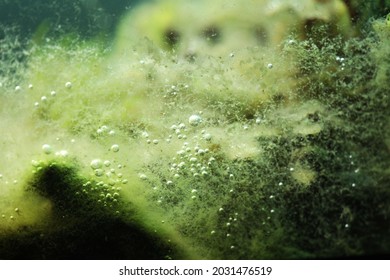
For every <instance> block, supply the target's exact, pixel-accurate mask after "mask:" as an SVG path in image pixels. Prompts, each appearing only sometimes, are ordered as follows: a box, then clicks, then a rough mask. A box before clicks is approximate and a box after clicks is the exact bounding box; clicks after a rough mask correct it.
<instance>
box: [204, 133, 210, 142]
mask: <svg viewBox="0 0 390 280" xmlns="http://www.w3.org/2000/svg"><path fill="white" fill-rule="evenodd" d="M203 138H204V140H206V141H210V140H211V134H210V133H206V134H205V135H204V136H203Z"/></svg>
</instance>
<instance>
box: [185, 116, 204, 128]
mask: <svg viewBox="0 0 390 280" xmlns="http://www.w3.org/2000/svg"><path fill="white" fill-rule="evenodd" d="M188 122H189V123H190V125H192V126H197V125H199V124H200V123H201V122H202V118H201V117H200V116H199V115H192V116H190V117H189V119H188Z"/></svg>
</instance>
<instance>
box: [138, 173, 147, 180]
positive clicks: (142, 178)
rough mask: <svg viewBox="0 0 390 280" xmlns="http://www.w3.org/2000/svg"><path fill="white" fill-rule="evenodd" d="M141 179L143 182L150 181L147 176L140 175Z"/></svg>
mask: <svg viewBox="0 0 390 280" xmlns="http://www.w3.org/2000/svg"><path fill="white" fill-rule="evenodd" d="M139 178H140V179H141V180H146V179H148V177H147V176H146V175H145V174H141V175H139Z"/></svg>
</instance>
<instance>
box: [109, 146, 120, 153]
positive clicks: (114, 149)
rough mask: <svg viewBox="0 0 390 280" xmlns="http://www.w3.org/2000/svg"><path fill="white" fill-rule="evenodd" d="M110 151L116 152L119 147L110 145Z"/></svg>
mask: <svg viewBox="0 0 390 280" xmlns="http://www.w3.org/2000/svg"><path fill="white" fill-rule="evenodd" d="M111 151H113V152H115V153H116V152H118V151H119V145H117V144H114V145H112V146H111Z"/></svg>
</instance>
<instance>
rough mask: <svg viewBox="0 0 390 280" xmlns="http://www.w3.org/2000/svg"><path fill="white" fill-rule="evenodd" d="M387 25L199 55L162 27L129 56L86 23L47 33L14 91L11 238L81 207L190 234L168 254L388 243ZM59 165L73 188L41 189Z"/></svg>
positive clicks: (322, 251) (5, 182) (346, 250)
mask: <svg viewBox="0 0 390 280" xmlns="http://www.w3.org/2000/svg"><path fill="white" fill-rule="evenodd" d="M373 27H374V28H373V29H374V30H373V33H372V34H369V35H367V36H366V37H367V38H363V39H350V40H346V39H345V38H339V37H337V36H336V37H335V38H329V37H328V36H327V34H329V33H328V31H329V30H327V29H326V27H323V28H319V29H318V30H317V31H313V32H315V33H313V34H312V35H313V37H311V38H308V39H307V40H304V41H300V40H298V39H296V38H293V37H292V38H290V39H287V40H286V41H283V44H282V46H281V50H275V49H271V48H268V47H262V48H261V50H262V52H259V49H258V48H256V47H253V46H252V47H248V48H245V49H243V50H240V51H239V52H236V53H234V55H233V56H230V55H227V56H225V57H207V59H205V58H204V57H202V56H200V58H199V60H195V61H186V60H181V59H178V57H176V56H172V55H171V54H170V53H169V52H165V51H161V49H160V48H159V47H156V46H155V45H154V44H153V43H151V42H150V41H149V40H141V41H137V42H136V43H134V45H130V46H129V47H128V48H127V51H126V54H125V55H124V54H123V53H121V54H120V55H119V57H120V58H119V59H118V54H117V53H114V54H112V53H110V54H109V55H108V53H107V51H105V50H104V49H101V48H99V46H97V45H96V44H94V43H86V42H79V41H72V40H73V39H72V37H69V38H65V39H64V40H63V42H62V43H61V42H54V43H53V44H48V45H47V46H41V48H40V49H39V50H38V51H35V53H34V55H33V56H32V58H31V59H30V60H29V67H28V69H27V74H26V75H25V79H24V82H23V83H21V84H18V85H13V87H12V88H9V87H2V89H1V90H2V91H3V94H2V95H1V99H2V104H4V106H2V111H1V115H2V122H1V127H2V131H6V133H4V136H3V137H2V140H3V141H2V143H1V148H2V150H4V151H6V157H5V159H4V160H3V161H2V162H1V165H0V172H1V174H2V179H0V180H1V182H0V183H1V185H2V188H1V196H0V199H1V201H2V202H4V203H2V204H1V208H0V211H1V212H2V213H0V214H3V213H4V214H3V215H4V216H5V217H4V218H2V219H3V220H2V221H1V223H0V229H1V232H2V235H3V236H2V240H6V241H7V240H9V239H7V238H9V237H7V236H9V235H11V234H12V235H13V236H15V237H16V240H17V238H18V237H20V238H21V239H20V240H22V238H23V237H24V235H23V233H25V232H26V231H25V230H21V229H23V228H24V229H26V226H28V227H27V229H28V230H31V232H36V229H37V228H38V229H39V230H40V231H42V234H47V235H48V236H49V237H48V238H49V239H50V238H52V239H50V240H61V239H58V238H59V237H58V236H61V235H59V233H61V231H57V232H56V231H55V230H54V232H51V231H50V230H47V228H46V229H45V226H47V225H49V226H52V225H53V224H58V227H59V228H61V226H63V225H61V222H60V221H57V218H56V217H58V215H61V214H63V213H65V214H67V213H68V212H67V211H72V212H73V208H75V209H74V210H75V212H74V214H68V217H69V221H73V222H74V224H75V225H76V226H77V223H85V219H88V218H90V217H92V218H95V217H96V215H97V213H101V215H102V217H104V219H103V220H104V221H112V219H113V220H114V221H118V220H120V221H121V223H122V221H123V222H124V223H129V224H132V223H133V222H135V223H136V225H138V227H139V229H141V230H145V233H146V234H148V233H150V234H152V235H153V234H154V231H157V233H155V234H156V235H157V236H159V237H160V238H161V240H162V242H163V243H164V242H169V241H168V240H170V242H172V243H173V244H176V245H175V246H177V248H180V250H179V253H178V254H176V255H175V254H171V255H169V254H167V256H166V257H175V258H224V259H225V258H232V259H264V258H334V257H365V256H376V255H378V256H380V255H384V254H387V253H388V252H389V246H390V242H389V239H388V236H389V226H388V224H389V223H388V219H387V216H388V213H389V211H390V209H389V189H388V188H389V186H388V181H389V180H388V179H389V171H388V166H389V139H390V137H389V115H388V114H389V113H388V112H389V108H388V107H389V100H388V98H389V96H388V90H389V88H388V87H389V85H388V83H386V81H387V80H388V79H389V69H390V67H389V62H388V61H387V58H388V57H389V28H388V26H387V24H386V22H385V21H384V20H383V19H381V20H377V21H375V22H374V23H373ZM332 37H333V36H332ZM319 38H322V39H319ZM72 45H73V46H72ZM120 52H123V50H121V51H120ZM270 63H271V64H272V67H270V66H269V64H270ZM29 84H31V85H32V87H29ZM16 86H19V88H16ZM15 91H16V92H15ZM53 92H54V93H53ZM193 116H198V117H199V118H196V119H197V121H196V125H194V124H195V123H194V122H193V121H192V120H193V119H194V117H193ZM43 145H49V146H43ZM113 145H117V146H115V147H118V149H119V150H118V151H117V152H115V151H114V150H117V149H116V148H115V149H114V150H113V149H112V147H113ZM31 164H32V168H31ZM53 164H54V165H53ZM53 166H54V167H53ZM57 167H59V169H55V170H57V171H56V172H54V175H53V176H52V177H49V179H50V180H54V181H59V182H60V183H61V182H67V183H66V184H65V183H61V184H62V185H65V186H69V187H70V193H67V195H66V196H65V201H63V202H61V201H58V199H57V198H56V196H53V195H47V194H45V193H42V188H43V187H42V186H45V184H44V181H42V179H41V178H42V177H40V176H41V175H39V174H42V172H43V174H47V173H46V172H49V171H50V170H53V168H57ZM31 170H32V171H33V172H34V173H33V174H32V175H31V174H30V171H31ZM59 174H61V175H59ZM67 174H68V175H69V177H68V175H67ZM73 182H74V183H73ZM49 186H52V185H51V184H50V185H49ZM26 188H27V189H30V190H29V191H28V192H27V195H28V196H32V195H33V194H32V193H31V190H32V191H33V193H34V197H35V196H36V198H34V200H32V199H31V198H29V199H26V192H25V190H26ZM43 190H45V188H43ZM60 193H61V192H60ZM80 194H81V195H82V197H83V199H82V200H81V201H79V200H78V196H79V195H80ZM73 195H74V198H73ZM103 196H104V197H103ZM114 199H115V200H116V201H117V202H118V204H116V203H117V202H115V203H114ZM62 203H64V204H62ZM67 203H68V204H67ZM95 203H96V205H95ZM62 205H65V206H66V205H67V206H69V205H70V207H69V208H70V209H66V211H65V212H64V210H61V206H62ZM84 207H86V208H84ZM77 208H79V209H78V210H77ZM16 209H17V211H16ZM86 209H88V210H87V211H86ZM56 211H57V212H56ZM95 211H96V213H94V212H95ZM117 211H118V212H117ZM27 213H28V215H27ZM77 213H79V214H80V215H83V216H82V217H78V216H77V215H76V214H77ZM69 215H70V216H69ZM110 215H113V216H110ZM11 216H12V217H13V218H12V219H11ZM112 217H115V218H112ZM111 218H112V219H111ZM117 219H118V220H117ZM98 220H99V219H98ZM110 223H111V222H107V223H106V225H107V224H108V225H112V224H110ZM82 228H84V229H86V232H90V231H88V230H90V228H89V229H88V227H85V226H84V225H83V227H82ZM91 228H93V227H91ZM66 229H67V230H69V229H70V230H72V227H66ZM73 229H74V228H73ZM107 230H108V231H109V230H110V228H109V226H108V229H107ZM27 232H28V231H27ZM75 232H77V234H80V235H81V237H82V239H83V238H86V236H83V232H80V231H75ZM120 233H121V232H120V231H118V232H116V233H115V234H113V235H114V236H120ZM51 234H52V235H51ZM71 236H72V235H71ZM56 238H57V239H56ZM65 240H66V239H65ZM69 241H70V240H69ZM21 243H22V244H23V242H21ZM69 243H70V244H71V242H69ZM2 244H5V245H3V246H5V248H7V247H6V245H7V244H6V243H2ZM113 244H114V245H117V244H120V243H119V241H118V243H115V242H114V243H113ZM33 245H34V244H33ZM35 245H36V244H35ZM156 245H157V244H156ZM27 247H28V246H27ZM163 247H164V246H163ZM129 248H131V247H129ZM168 251H169V250H168ZM183 251H184V252H183ZM3 252H4V251H3ZM180 252H182V253H180ZM4 256H7V255H4ZM108 256H112V257H114V258H115V254H114V255H108ZM127 256H129V257H135V258H137V256H140V255H137V254H135V255H131V254H129V253H128V255H127ZM41 257H42V255H39V254H38V255H36V256H32V258H41ZM57 257H59V258H61V255H58V256H57ZM96 257H98V256H96ZM117 257H122V256H117ZM123 257H124V258H125V257H126V255H125V256H123ZM157 257H161V255H158V256H157ZM49 258H50V256H49Z"/></svg>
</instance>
